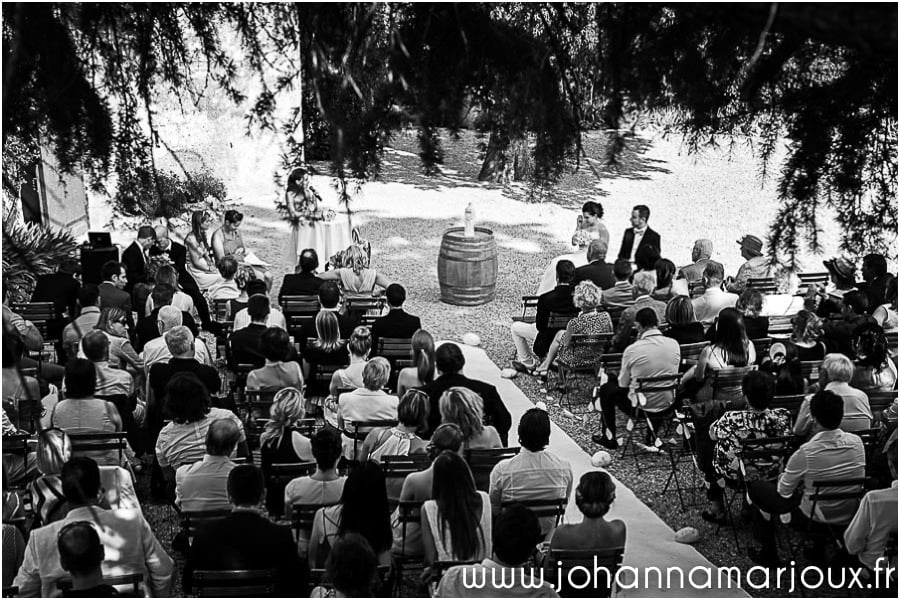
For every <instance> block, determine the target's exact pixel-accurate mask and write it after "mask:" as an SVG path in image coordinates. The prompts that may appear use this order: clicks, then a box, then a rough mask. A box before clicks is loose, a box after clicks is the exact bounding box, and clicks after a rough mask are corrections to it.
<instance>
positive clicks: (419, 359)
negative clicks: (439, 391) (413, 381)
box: [411, 329, 434, 385]
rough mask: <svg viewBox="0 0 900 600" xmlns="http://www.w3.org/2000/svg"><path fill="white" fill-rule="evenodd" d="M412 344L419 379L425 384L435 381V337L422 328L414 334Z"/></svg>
mask: <svg viewBox="0 0 900 600" xmlns="http://www.w3.org/2000/svg"><path fill="white" fill-rule="evenodd" d="M411 345H412V357H413V360H414V361H416V375H417V376H418V377H419V381H420V382H421V383H422V384H423V385H424V384H428V383H431V382H432V381H434V338H433V337H431V334H430V333H428V332H427V331H425V330H424V329H420V330H418V331H417V332H415V333H414V334H413V336H412V340H411Z"/></svg>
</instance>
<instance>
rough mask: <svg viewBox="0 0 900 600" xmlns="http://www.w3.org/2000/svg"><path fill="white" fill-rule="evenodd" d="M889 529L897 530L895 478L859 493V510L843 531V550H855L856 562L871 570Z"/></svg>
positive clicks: (852, 552) (853, 551)
mask: <svg viewBox="0 0 900 600" xmlns="http://www.w3.org/2000/svg"><path fill="white" fill-rule="evenodd" d="M892 531H893V532H895V533H896V531H897V480H896V479H895V480H894V483H892V484H891V487H889V488H887V489H884V490H873V491H871V492H869V493H868V494H866V495H865V496H864V497H863V499H862V502H861V503H860V505H859V510H857V511H856V515H855V516H854V517H853V520H852V521H850V525H849V526H847V530H846V531H845V532H844V543H846V544H847V552H849V553H850V554H855V555H856V556H857V558H859V562H861V563H862V564H864V565H866V566H867V567H869V568H870V569H872V570H874V569H875V567H876V566H877V564H876V563H877V562H878V557H880V556H882V555H883V554H884V549H885V546H887V539H888V536H889V535H890V533H891V532H892ZM882 562H884V561H882Z"/></svg>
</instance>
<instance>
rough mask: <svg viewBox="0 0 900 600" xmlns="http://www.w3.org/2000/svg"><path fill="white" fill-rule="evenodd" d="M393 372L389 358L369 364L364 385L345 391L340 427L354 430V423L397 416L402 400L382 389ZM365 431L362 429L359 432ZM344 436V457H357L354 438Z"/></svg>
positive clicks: (377, 358)
mask: <svg viewBox="0 0 900 600" xmlns="http://www.w3.org/2000/svg"><path fill="white" fill-rule="evenodd" d="M390 374H391V365H390V363H389V362H388V361H387V359H386V358H382V357H380V356H376V357H375V358H373V359H372V360H370V361H369V362H367V363H366V366H365V368H364V369H363V385H364V387H362V388H359V389H357V390H355V391H352V392H346V393H344V394H341V396H340V398H339V400H338V414H337V422H338V429H340V430H342V431H353V425H352V424H353V423H356V422H362V421H387V420H396V419H397V407H398V405H399V402H400V401H399V400H398V399H397V396H392V395H390V394H388V393H387V392H385V391H384V390H383V389H382V388H383V387H384V385H385V384H386V383H387V381H388V377H389V376H390ZM359 433H362V431H359ZM343 439H344V456H345V457H346V458H348V459H351V460H352V459H355V458H356V446H358V444H355V443H354V440H353V439H352V438H350V437H348V436H347V435H346V434H344V436H343Z"/></svg>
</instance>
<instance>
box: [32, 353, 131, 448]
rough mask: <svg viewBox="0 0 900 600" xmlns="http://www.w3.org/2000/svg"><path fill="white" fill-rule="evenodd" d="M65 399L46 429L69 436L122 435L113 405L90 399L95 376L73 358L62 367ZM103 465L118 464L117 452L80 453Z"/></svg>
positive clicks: (82, 361)
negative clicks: (80, 434)
mask: <svg viewBox="0 0 900 600" xmlns="http://www.w3.org/2000/svg"><path fill="white" fill-rule="evenodd" d="M64 384H65V388H66V399H65V400H60V401H59V402H58V403H57V404H56V406H55V407H54V408H53V414H52V415H51V416H50V426H51V427H58V428H60V429H62V430H63V431H65V432H66V433H67V434H69V435H73V434H78V433H112V432H114V431H122V418H121V417H120V416H119V411H118V409H117V408H116V405H115V404H113V403H112V402H107V401H106V400H100V399H98V398H94V391H95V390H96V387H97V373H96V369H94V365H93V363H91V362H90V361H89V360H85V359H83V358H73V359H72V360H70V361H69V362H68V363H67V364H66V378H65V382H64ZM81 456H89V457H91V458H93V459H94V460H96V461H97V462H98V463H100V464H103V465H116V464H118V463H119V452H118V450H91V451H84V452H83V453H82V454H81Z"/></svg>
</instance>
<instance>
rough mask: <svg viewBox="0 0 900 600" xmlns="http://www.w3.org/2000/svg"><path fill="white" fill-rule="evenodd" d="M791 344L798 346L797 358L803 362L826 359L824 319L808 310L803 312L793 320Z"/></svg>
mask: <svg viewBox="0 0 900 600" xmlns="http://www.w3.org/2000/svg"><path fill="white" fill-rule="evenodd" d="M791 328H792V331H791V342H793V343H794V345H795V346H797V358H799V359H800V360H801V361H812V360H822V359H823V358H825V343H824V342H822V341H821V338H822V319H820V318H819V317H817V316H816V315H815V313H812V312H810V311H808V310H801V311H800V312H798V313H797V316H795V317H794V318H793V319H791Z"/></svg>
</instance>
